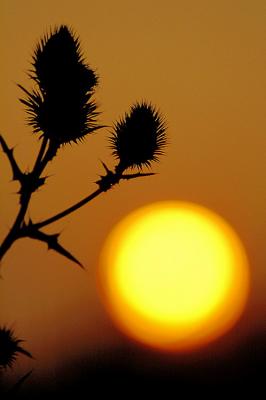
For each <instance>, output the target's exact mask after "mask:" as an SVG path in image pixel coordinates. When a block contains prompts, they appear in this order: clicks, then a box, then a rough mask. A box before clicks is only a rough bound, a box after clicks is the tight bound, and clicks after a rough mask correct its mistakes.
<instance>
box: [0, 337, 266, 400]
mask: <svg viewBox="0 0 266 400" xmlns="http://www.w3.org/2000/svg"><path fill="white" fill-rule="evenodd" d="M3 389H4V388H2V390H3ZM5 390H6V388H5ZM256 393H257V394H256ZM233 394H234V395H238V396H239V395H240V394H245V395H246V397H247V398H248V399H264V398H266V333H265V336H264V335H260V336H259V337H253V338H249V339H247V340H246V341H244V342H243V343H242V345H241V346H240V347H239V348H237V349H234V351H233V352H231V353H228V354H227V356H226V357H224V356H218V357H217V355H216V356H213V357H212V355H211V353H210V354H209V355H208V357H207V358H206V357H205V358H204V357H203V356H202V355H194V356H193V357H191V356H190V357H187V356H180V357H176V356H175V357H172V359H171V356H170V357H166V356H162V355H161V356H160V355H158V354H151V353H149V352H147V354H146V353H145V351H144V352H143V351H142V352H141V354H139V350H136V349H134V347H130V346H129V347H127V348H125V349H123V350H122V349H120V350H119V351H113V352H109V353H102V354H97V355H95V357H94V359H90V360H88V359H86V358H84V359H80V358H79V359H78V360H77V361H76V362H72V364H71V365H66V366H65V370H64V371H63V372H62V373H61V374H60V376H57V377H56V378H55V380H54V381H53V382H45V381H43V382H35V380H34V371H33V373H32V375H31V376H30V377H29V378H28V379H27V381H26V382H24V384H23V385H22V386H21V388H20V389H19V390H18V391H17V394H16V395H15V396H14V394H13V395H12V396H11V393H10V394H9V395H8V394H4V395H1V397H0V398H1V399H2V398H3V399H4V398H14V397H15V398H33V399H40V398H48V396H52V395H54V396H60V398H61V397H63V396H66V395H68V396H70V397H71V399H76V398H82V399H83V398H84V399H89V398H93V399H94V398H102V397H103V396H104V397H105V396H111V395H114V396H117V397H118V398H119V399H120V398H121V399H127V398H132V397H137V398H141V399H142V398H148V399H150V398H152V397H155V395H156V398H157V397H158V396H159V397H160V398H164V399H172V398H184V397H185V398H186V397H187V396H188V397H189V398H190V397H191V396H193V397H192V398H194V396H195V395H197V396H198V395H204V396H208V397H209V398H213V399H215V398H219V397H222V398H229V399H230V398H231V395H233ZM237 398H239V397H237Z"/></svg>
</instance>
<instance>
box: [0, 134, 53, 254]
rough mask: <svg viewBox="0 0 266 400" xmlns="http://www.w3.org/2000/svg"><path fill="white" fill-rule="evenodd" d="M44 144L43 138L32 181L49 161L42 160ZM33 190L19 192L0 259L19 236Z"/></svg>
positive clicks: (44, 139) (0, 249) (0, 252)
mask: <svg viewBox="0 0 266 400" xmlns="http://www.w3.org/2000/svg"><path fill="white" fill-rule="evenodd" d="M46 146H47V139H46V138H43V141H42V144H41V147H40V150H39V153H38V156H37V158H36V162H35V164H34V167H33V169H32V172H31V176H32V179H33V181H34V180H35V179H36V177H37V178H38V177H39V176H40V175H41V173H42V171H43V170H44V168H45V166H46V164H47V162H48V161H49V160H47V161H46V164H45V162H43V160H44V159H45V156H44V153H45V149H46ZM22 190H23V187H22ZM33 191H34V190H29V191H28V192H27V193H21V204H20V209H19V212H18V215H17V217H16V219H15V222H14V224H13V226H12V228H11V229H10V231H9V233H8V234H7V236H6V237H5V239H4V241H3V243H2V245H1V246H0V260H1V259H2V258H3V257H4V255H5V253H6V252H7V251H8V250H9V248H10V247H11V246H12V244H13V243H14V242H15V241H16V240H17V239H18V238H19V237H20V234H19V232H20V229H21V226H22V223H23V221H24V218H25V215H26V212H27V209H28V206H29V202H30V199H31V196H32V193H33Z"/></svg>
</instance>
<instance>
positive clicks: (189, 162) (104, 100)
mask: <svg viewBox="0 0 266 400" xmlns="http://www.w3.org/2000/svg"><path fill="white" fill-rule="evenodd" d="M55 24H68V25H70V26H72V27H73V28H74V30H75V31H76V32H77V34H78V35H79V36H80V39H81V44H82V49H83V51H84V55H85V56H86V60H87V61H88V62H89V64H90V65H91V66H92V67H93V68H95V69H96V70H97V72H98V74H99V76H100V87H99V89H98V91H97V92H96V99H97V100H98V102H99V104H100V109H101V110H102V115H101V122H103V123H104V124H106V125H111V124H112V122H113V121H114V120H115V119H116V118H118V117H120V116H121V115H123V113H124V112H125V111H127V110H128V108H129V106H130V105H131V104H132V102H134V101H136V100H141V99H147V100H149V101H151V102H152V103H154V104H156V105H157V106H159V107H160V109H161V111H162V113H163V114H164V115H165V117H166V120H167V124H168V127H169V129H168V134H169V142H170V144H169V146H168V148H167V154H166V156H165V157H163V158H162V160H161V163H160V164H158V165H155V166H154V168H153V170H154V171H156V172H159V174H158V175H157V176H155V177H150V178H145V179H144V178H143V179H140V180H134V181H133V182H128V183H123V184H121V185H120V186H119V187H115V188H114V189H113V190H112V191H110V192H108V193H107V194H104V195H103V196H102V197H100V198H97V199H96V200H95V201H94V202H93V203H91V204H90V205H88V206H87V207H85V208H83V209H82V210H80V211H78V212H77V213H76V214H74V215H72V216H70V217H68V218H67V219H65V220H63V221H61V222H59V223H57V224H54V225H52V226H50V227H49V229H48V231H49V232H59V231H60V232H62V237H61V241H62V243H63V244H64V245H65V246H66V247H67V248H68V249H69V250H70V251H71V252H72V253H73V254H74V255H75V256H76V257H77V258H78V259H80V261H81V262H82V263H83V264H84V266H85V267H86V272H84V271H82V270H80V269H79V268H77V267H76V266H75V265H74V264H72V263H71V262H68V261H67V260H65V259H64V258H63V257H60V256H58V255H57V254H55V253H53V252H47V250H46V247H45V246H44V245H43V244H41V243H36V242H33V241H29V240H21V241H20V242H18V243H16V244H15V245H14V246H13V247H12V249H11V250H10V252H9V253H8V255H7V256H6V258H5V259H4V262H3V264H2V270H1V274H2V277H3V279H2V280H1V281H0V323H1V324H10V325H12V326H13V327H14V328H15V330H16V332H17V334H18V335H19V336H21V337H24V338H25V339H26V340H27V348H29V350H30V351H31V352H32V353H34V355H35V357H36V358H37V359H38V363H39V367H40V368H42V366H45V365H46V364H47V363H49V365H50V366H51V367H52V368H56V366H57V363H58V359H59V357H60V356H61V355H65V356H66V357H68V356H70V355H71V352H72V354H73V352H74V351H76V352H79V351H83V352H84V351H86V352H88V353H90V352H93V351H97V349H101V350H102V349H105V348H107V349H108V348H111V347H112V346H117V345H118V344H119V340H120V339H121V338H120V335H119V334H118V333H117V331H116V330H115V329H114V328H113V327H112V325H111V323H110V321H109V319H108V317H107V315H106V313H105V311H104V310H103V307H102V305H101V302H100V299H99V295H98V293H97V288H96V283H95V272H96V269H97V263H98V257H99V253H100V250H101V248H102V245H103V242H104V240H105V238H106V235H107V234H108V232H109V231H110V229H111V228H112V226H113V225H114V224H115V223H116V222H117V221H119V220H120V219H121V218H122V217H123V216H125V215H127V213H128V212H129V211H131V210H133V209H135V208H137V207H139V206H142V205H144V204H147V203H150V202H154V201H158V200H171V199H173V200H184V201H191V202H195V203H198V204H201V205H203V206H205V207H209V208H210V209H212V210H213V211H215V212H217V213H218V214H220V215H221V216H223V217H224V218H225V219H226V220H227V221H228V222H229V223H230V224H231V225H232V226H233V227H234V229H235V230H236V231H237V232H238V234H239V236H240V237H241V239H242V241H243V243H244V245H245V248H246V250H247V253H248V256H249V260H250V265H251V276H252V288H251V294H250V299H249V304H248V307H247V310H246V312H245V314H244V315H243V318H242V320H241V321H240V324H239V326H240V328H239V330H240V332H241V334H242V335H248V334H251V333H253V332H254V331H259V330H262V329H263V327H264V328H265V323H266V294H265V293H266V269H265V265H266V246H265V238H266V183H265V182H266V181H265V171H266V158H265V148H266V134H265V131H266V117H265V115H266V114H265V93H266V74H265V67H266V55H265V54H266V52H265V29H266V28H265V26H266V8H265V2H264V0H253V1H252V2H251V1H249V0H235V1H233V2H232V1H231V0H230V1H229V0H223V1H215V2H213V1H212V0H202V1H200V2H199V1H198V0H190V1H186V0H177V1H174V0H165V1H163V2H162V1H158V0H135V1H134V2H129V1H124V0H123V1H122V0H114V1H109V0H102V1H99V2H89V1H86V0H77V1H75V2H73V1H63V0H58V1H54V0H46V1H43V0H42V1H38V2H36V1H33V0H24V1H23V2H22V1H19V0H1V3H0V37H1V41H0V54H1V60H2V61H1V74H0V88H1V91H0V109H1V123H0V129H1V133H2V134H3V135H4V136H5V138H6V140H7V141H8V143H9V144H10V145H11V146H16V153H15V154H16V156H17V158H18V160H19V161H21V164H22V165H24V166H25V168H27V167H29V166H30V165H31V163H32V161H33V154H34V151H36V149H37V147H36V143H37V138H36V137H34V136H33V135H32V133H31V129H30V128H29V127H28V126H27V125H26V124H25V113H24V111H23V107H22V105H21V104H20V103H19V101H18V97H19V96H21V93H20V91H19V89H18V88H17V87H16V83H17V82H19V83H21V84H22V85H24V86H25V87H27V88H29V87H30V81H29V80H28V78H27V75H26V72H27V70H28V69H29V67H30V61H31V55H32V50H33V48H34V45H35V44H36V41H37V40H38V39H39V38H40V36H42V35H43V33H45V31H46V30H47V29H49V28H50V27H53V26H54V25H55ZM107 132H108V129H107V130H102V131H100V132H98V133H97V134H95V136H93V137H88V139H87V140H86V142H85V143H84V144H82V145H79V146H72V147H70V146H69V147H66V148H64V149H62V150H61V151H60V152H59V154H58V157H57V158H56V160H55V161H54V162H53V163H52V164H51V165H50V166H49V168H48V175H49V176H50V178H49V180H48V184H47V185H46V186H45V187H44V188H43V189H42V190H41V191H40V192H38V193H37V194H35V195H34V197H33V201H32V205H31V208H30V215H31V216H32V218H33V219H34V220H38V219H43V218H45V217H48V216H50V215H53V214H54V213H55V212H57V211H60V210H62V209H63V208H64V207H66V206H68V205H71V204H72V203H73V202H75V201H77V200H79V199H80V198H81V197H83V196H86V195H87V194H89V193H90V192H91V191H93V190H95V188H96V186H95V184H94V183H93V182H94V181H95V180H97V176H98V174H101V173H102V172H103V170H102V166H101V163H100V160H103V161H104V162H106V163H107V164H108V165H109V166H110V167H112V166H113V165H114V162H113V160H112V159H111V158H110V150H109V149H108V147H107V145H108V143H107ZM0 165H1V176H0V184H1V197H0V201H1V224H0V235H1V237H3V236H4V234H5V232H6V231H7V229H8V227H9V226H10V225H11V223H12V218H13V216H14V213H15V212H16V209H17V197H16V196H15V195H14V194H13V193H14V192H15V191H16V189H17V186H16V184H14V183H10V182H9V180H10V177H11V174H10V169H9V165H8V162H7V160H6V158H5V156H4V155H3V154H0ZM73 338H74V339H75V341H74V342H73ZM67 346H71V352H70V350H69V352H68V349H67ZM47 349H49V351H47ZM29 363H30V361H29Z"/></svg>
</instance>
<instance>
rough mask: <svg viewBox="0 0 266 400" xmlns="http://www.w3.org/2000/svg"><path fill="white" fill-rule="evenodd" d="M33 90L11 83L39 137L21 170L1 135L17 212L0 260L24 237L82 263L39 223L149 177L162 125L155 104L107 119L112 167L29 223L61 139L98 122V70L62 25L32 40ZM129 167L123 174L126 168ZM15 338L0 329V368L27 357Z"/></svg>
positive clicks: (76, 138) (80, 134)
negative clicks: (86, 189) (90, 187)
mask: <svg viewBox="0 0 266 400" xmlns="http://www.w3.org/2000/svg"><path fill="white" fill-rule="evenodd" d="M28 76H29V78H30V79H31V80H32V81H33V83H34V89H26V88H25V87H23V86H22V85H20V84H19V85H18V86H19V87H20V89H21V90H22V92H23V95H24V97H22V98H20V101H21V103H22V104H23V105H24V106H25V108H26V113H27V122H28V124H29V125H30V126H31V127H32V129H33V133H34V134H36V135H39V140H40V148H39V152H38V154H37V155H36V159H35V162H34V165H33V167H32V168H31V169H30V171H29V172H25V171H22V169H21V168H20V166H19V164H18V163H17V161H16V159H15V156H14V149H12V148H10V147H9V146H8V144H7V143H6V141H5V139H4V138H3V136H1V135H0V145H1V147H2V150H3V152H4V153H5V154H6V156H7V159H8V161H9V164H10V167H11V170H12V174H13V177H12V179H13V180H14V181H18V182H19V185H20V189H19V192H18V195H19V210H18V213H17V216H16V217H15V219H14V223H13V226H12V227H11V229H10V231H9V232H8V233H7V235H6V237H5V238H4V240H3V242H2V244H1V246H0V261H1V260H2V258H3V257H4V255H5V254H6V253H7V251H8V250H9V249H10V247H11V246H12V245H13V243H14V242H15V241H16V240H18V239H21V238H25V237H28V238H31V239H35V240H39V241H41V242H44V243H46V244H47V246H48V249H52V250H54V251H56V252H57V253H59V254H61V255H62V256H64V257H66V258H67V259H69V260H71V261H73V262H75V263H76V264H77V265H79V266H81V267H82V264H81V263H80V261H79V260H78V259H77V258H76V257H74V256H73V255H72V254H71V253H70V252H69V251H68V250H67V249H65V248H64V247H63V246H62V245H61V244H60V243H59V234H58V233H54V234H47V233H45V232H43V230H41V228H44V227H45V226H47V225H50V224H51V223H53V222H55V221H57V220H59V219H61V218H64V217H65V216H66V215H68V214H70V213H72V212H74V211H76V210H78V209H79V208H80V207H82V206H84V205H85V204H87V203H88V202H90V201H91V200H93V199H94V198H96V197H97V196H99V195H100V194H101V193H103V192H106V191H108V190H109V189H110V188H111V187H112V186H114V185H115V184H118V183H119V182H120V180H131V179H135V178H138V177H145V176H150V175H153V173H152V172H147V173H143V172H142V168H143V167H144V166H148V167H150V166H151V163H152V162H153V161H158V157H159V156H160V155H161V154H162V153H163V149H164V147H165V145H166V127H165V123H164V120H163V118H162V116H161V115H160V113H159V112H158V110H157V109H156V108H155V107H154V106H152V105H151V104H149V103H147V102H142V103H136V104H135V105H133V106H132V107H131V110H130V112H129V113H128V114H126V115H125V117H124V119H122V120H120V121H119V122H116V123H114V126H113V131H112V133H111V134H110V137H109V142H110V147H111V149H112V154H113V156H114V157H115V159H116V160H117V161H118V163H117V165H116V167H115V169H114V170H113V171H112V170H111V169H109V168H108V167H107V165H106V164H105V163H104V162H102V166H103V168H104V174H103V175H101V176H100V179H98V180H97V181H96V185H97V189H96V190H95V191H94V192H93V193H91V194H89V195H87V196H85V197H84V198H83V199H81V200H79V201H77V202H76V203H75V204H73V205H72V206H70V207H69V208H67V209H65V210H63V211H61V212H60V213H58V214H56V215H53V216H51V217H50V218H48V219H46V220H43V221H38V222H36V221H32V220H31V219H30V218H28V217H27V211H28V208H29V205H30V201H31V198H32V195H33V194H34V192H36V190H37V189H39V188H41V187H42V186H43V185H44V184H45V182H46V176H45V168H46V166H47V165H48V163H49V162H51V161H52V160H53V159H54V157H55V156H56V155H57V153H58V151H59V150H60V149H61V148H63V147H64V146H65V145H67V144H69V143H76V144H79V143H82V142H83V140H84V139H85V138H86V137H87V136H89V135H90V134H92V133H94V132H96V131H98V130H99V129H101V128H104V127H105V126H103V125H100V124H98V122H97V117H98V116H99V111H98V106H97V103H96V102H95V100H94V94H95V89H96V87H97V85H98V81H99V79H98V76H97V75H96V73H95V71H94V70H93V69H91V68H90V66H89V65H88V64H86V62H85V59H84V57H83V55H82V52H81V49H80V42H79V39H78V37H77V36H76V35H75V34H74V33H73V31H72V30H71V29H70V28H69V27H67V26H66V25H62V26H60V27H56V28H55V29H54V30H53V31H50V32H49V33H48V34H46V35H44V36H43V38H41V40H40V41H39V43H38V44H37V46H36V48H35V50H34V53H33V58H32V65H31V69H30V71H29V74H28ZM129 168H130V169H134V168H136V169H137V172H135V173H134V172H131V173H126V170H127V169H129ZM21 342H22V340H20V339H17V338H16V337H15V336H14V333H13V331H12V330H10V329H7V328H5V327H3V328H1V327H0V369H1V368H3V369H6V368H7V367H12V366H13V364H14V362H15V361H16V359H17V356H18V354H19V353H21V354H24V355H26V356H28V357H31V358H32V355H31V353H29V352H28V351H27V350H25V349H24V348H22V347H21V345H20V344H21ZM30 374H31V371H30V372H28V373H27V374H25V375H24V376H22V377H21V378H20V379H19V381H18V382H17V383H16V384H15V386H14V387H13V388H11V390H9V392H8V393H10V394H11V393H12V394H13V393H15V392H17V391H18V390H19V388H20V387H21V385H22V384H23V382H24V381H25V380H26V379H27V378H28V377H29V376H30Z"/></svg>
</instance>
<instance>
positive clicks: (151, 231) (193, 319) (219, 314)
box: [98, 201, 249, 351]
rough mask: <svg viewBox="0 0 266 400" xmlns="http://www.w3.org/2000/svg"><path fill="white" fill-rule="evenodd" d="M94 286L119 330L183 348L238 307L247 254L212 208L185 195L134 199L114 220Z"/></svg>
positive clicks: (225, 326) (227, 323)
mask: <svg viewBox="0 0 266 400" xmlns="http://www.w3.org/2000/svg"><path fill="white" fill-rule="evenodd" d="M98 277H99V283H100V292H101V294H102V298H103V300H104V304H105V306H106V308H107V310H108V311H109V312H110V315H111V318H112V319H113V321H114V323H115V324H116V325H117V326H118V328H119V329H120V330H122V331H123V332H124V333H125V334H126V335H128V336H129V337H131V338H132V339H135V340H137V341H138V342H141V343H143V344H145V345H148V346H151V347H155V348H158V349H162V350H172V351H179V350H180V351H187V350H191V349H194V348H197V347H199V346H203V345H204V344H206V343H209V342H211V341H213V340H214V339H216V338H217V337H219V336H221V335H223V334H224V333H225V332H227V331H228V330H229V329H230V328H231V327H232V326H233V325H234V324H235V323H236V321H237V320H238V318H239V316H240V315H241V313H242V312H243V310H244V307H245V303H246V300H247V296H248V290H249V268H248V261H247V256H246V253H245V250H244V247H243V245H242V244H241V241H240V239H239V238H238V236H237V235H236V233H235V232H234V231H233V229H232V228H231V227H230V226H229V224H228V223H227V222H225V221H224V220H223V219H222V218H221V217H220V216H218V215H217V214H215V213H214V212H212V211H210V210H208V209H206V208H204V207H201V206H198V205H195V204H191V203H184V202H176V201H172V202H171V201H165V202H158V203H154V204H150V205H148V206H145V207H142V208H140V209H138V210H136V211H134V212H132V213H131V214H129V215H128V216H126V217H125V218H124V219H123V220H122V221H121V222H120V223H118V225H117V226H115V227H114V229H113V230H112V232H111V233H110V235H109V236H108V238H107V240H106V243H105V245H104V247H103V250H102V254H101V258H100V268H99V274H98Z"/></svg>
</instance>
